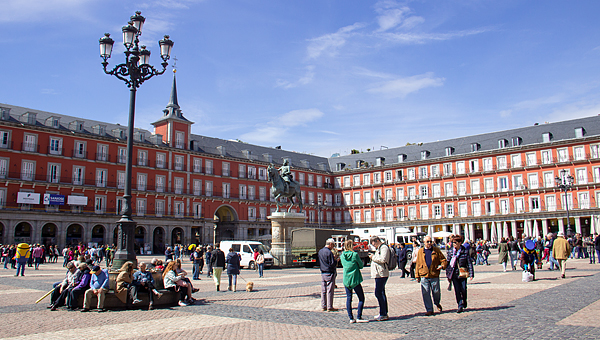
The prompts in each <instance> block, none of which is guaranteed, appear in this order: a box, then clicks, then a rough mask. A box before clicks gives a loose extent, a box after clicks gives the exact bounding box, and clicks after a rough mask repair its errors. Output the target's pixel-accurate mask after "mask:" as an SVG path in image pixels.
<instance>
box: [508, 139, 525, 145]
mask: <svg viewBox="0 0 600 340" xmlns="http://www.w3.org/2000/svg"><path fill="white" fill-rule="evenodd" d="M511 142H512V146H521V144H523V139H522V138H521V137H513V138H512V139H511Z"/></svg>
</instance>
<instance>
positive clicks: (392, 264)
mask: <svg viewBox="0 0 600 340" xmlns="http://www.w3.org/2000/svg"><path fill="white" fill-rule="evenodd" d="M387 247H388V250H389V251H390V258H389V259H388V263H387V269H388V270H394V269H396V267H398V255H396V249H394V247H390V246H387Z"/></svg>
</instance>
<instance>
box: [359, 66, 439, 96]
mask: <svg viewBox="0 0 600 340" xmlns="http://www.w3.org/2000/svg"><path fill="white" fill-rule="evenodd" d="M444 80H445V79H444V78H435V77H434V76H433V73H432V72H428V73H425V74H420V75H416V76H412V77H405V78H399V79H394V80H390V81H386V82H381V83H377V84H375V85H373V86H372V87H371V88H370V89H368V90H367V92H370V93H375V94H384V95H388V96H391V97H400V98H404V97H406V95H408V94H409V93H413V92H417V91H419V90H421V89H424V88H427V87H438V86H442V85H443V84H444Z"/></svg>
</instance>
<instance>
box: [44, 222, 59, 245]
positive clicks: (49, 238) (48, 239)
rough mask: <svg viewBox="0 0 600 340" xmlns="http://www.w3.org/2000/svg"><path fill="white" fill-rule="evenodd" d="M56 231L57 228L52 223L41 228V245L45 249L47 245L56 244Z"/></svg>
mask: <svg viewBox="0 0 600 340" xmlns="http://www.w3.org/2000/svg"><path fill="white" fill-rule="evenodd" d="M56 230H57V227H56V224H54V223H46V224H45V225H44V226H43V227H42V244H43V245H45V246H46V249H48V246H49V245H51V244H56Z"/></svg>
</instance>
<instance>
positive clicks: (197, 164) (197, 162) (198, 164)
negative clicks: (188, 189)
mask: <svg viewBox="0 0 600 340" xmlns="http://www.w3.org/2000/svg"><path fill="white" fill-rule="evenodd" d="M193 163H194V167H193V169H192V170H193V171H194V172H195V173H201V172H202V158H194V160H193Z"/></svg>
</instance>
